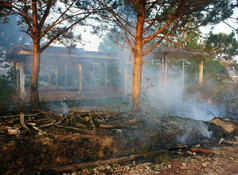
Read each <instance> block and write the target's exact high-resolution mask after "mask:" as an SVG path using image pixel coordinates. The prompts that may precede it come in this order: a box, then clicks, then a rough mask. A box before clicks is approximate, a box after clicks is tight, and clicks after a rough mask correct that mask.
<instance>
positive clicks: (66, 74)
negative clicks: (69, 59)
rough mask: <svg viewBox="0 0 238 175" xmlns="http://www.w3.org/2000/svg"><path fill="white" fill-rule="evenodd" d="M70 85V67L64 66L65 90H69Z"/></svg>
mask: <svg viewBox="0 0 238 175" xmlns="http://www.w3.org/2000/svg"><path fill="white" fill-rule="evenodd" d="M67 84H68V66H67V65H65V66H64V89H67Z"/></svg>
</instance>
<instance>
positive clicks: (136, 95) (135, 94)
mask: <svg viewBox="0 0 238 175" xmlns="http://www.w3.org/2000/svg"><path fill="white" fill-rule="evenodd" d="M136 48H137V51H136V52H139V53H135V55H134V69H133V88H132V100H133V106H132V111H140V110H141V99H140V92H141V72H142V55H141V51H142V48H141V47H140V46H137V47H135V49H136Z"/></svg>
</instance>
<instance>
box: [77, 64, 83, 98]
mask: <svg viewBox="0 0 238 175" xmlns="http://www.w3.org/2000/svg"><path fill="white" fill-rule="evenodd" d="M78 80H79V84H78V92H79V93H81V92H82V90H83V70H82V64H78Z"/></svg>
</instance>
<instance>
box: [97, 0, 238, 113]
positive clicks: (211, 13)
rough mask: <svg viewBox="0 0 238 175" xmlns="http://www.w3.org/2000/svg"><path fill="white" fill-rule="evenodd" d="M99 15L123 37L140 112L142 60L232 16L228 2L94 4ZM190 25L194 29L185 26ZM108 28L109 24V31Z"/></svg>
mask: <svg viewBox="0 0 238 175" xmlns="http://www.w3.org/2000/svg"><path fill="white" fill-rule="evenodd" d="M95 1H96V2H98V3H99V4H100V5H101V6H102V7H104V8H105V9H106V10H107V12H109V14H110V15H108V13H107V12H105V11H101V13H100V15H101V19H104V22H105V23H104V25H103V27H104V28H105V29H107V30H108V29H109V30H110V29H111V30H112V31H113V32H115V33H117V34H119V35H120V34H123V35H124V36H125V38H126V41H127V43H128V45H129V46H130V49H131V52H132V53H133V55H134V70H133V90H132V98H133V107H132V110H133V111H138V110H140V87H141V71H142V69H141V67H142V64H143V56H145V55H146V54H148V53H149V52H150V51H152V50H153V49H154V48H155V47H157V46H158V45H160V44H161V43H162V42H163V41H164V40H166V41H168V42H171V43H173V44H175V45H178V38H177V35H179V34H181V31H188V30H193V29H194V28H198V27H200V26H204V25H207V24H217V23H219V22H220V21H221V20H224V19H226V18H228V17H229V16H231V15H232V13H233V8H234V7H235V4H233V3H232V2H231V1H229V0H193V1H191V0H161V1H158V0H120V1H117V0H95ZM188 23H193V24H194V25H193V27H191V26H189V25H187V24H188ZM108 24H111V26H110V27H108Z"/></svg>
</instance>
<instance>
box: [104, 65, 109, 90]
mask: <svg viewBox="0 0 238 175" xmlns="http://www.w3.org/2000/svg"><path fill="white" fill-rule="evenodd" d="M107 68H108V64H106V63H104V88H106V87H107V85H108V70H107Z"/></svg>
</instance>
